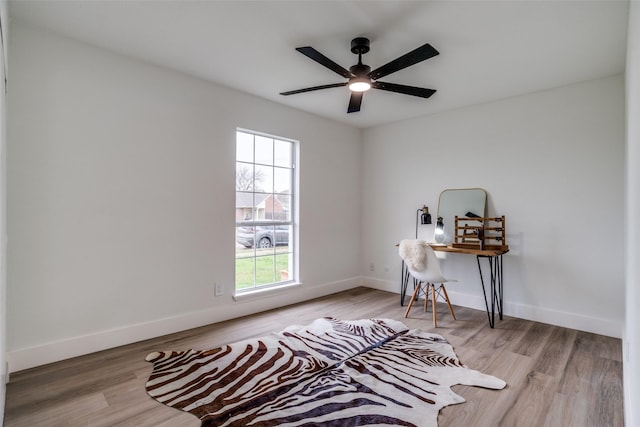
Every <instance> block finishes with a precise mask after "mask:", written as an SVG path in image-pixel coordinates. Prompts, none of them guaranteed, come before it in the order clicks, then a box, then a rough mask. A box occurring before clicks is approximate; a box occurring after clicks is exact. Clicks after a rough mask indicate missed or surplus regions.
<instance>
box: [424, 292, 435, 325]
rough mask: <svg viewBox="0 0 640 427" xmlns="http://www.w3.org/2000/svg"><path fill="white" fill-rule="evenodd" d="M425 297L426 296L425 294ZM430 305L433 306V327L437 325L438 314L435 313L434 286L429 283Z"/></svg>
mask: <svg viewBox="0 0 640 427" xmlns="http://www.w3.org/2000/svg"><path fill="white" fill-rule="evenodd" d="M425 298H427V296H425ZM431 306H432V307H433V327H434V328H437V327H438V315H437V314H436V287H435V285H431Z"/></svg>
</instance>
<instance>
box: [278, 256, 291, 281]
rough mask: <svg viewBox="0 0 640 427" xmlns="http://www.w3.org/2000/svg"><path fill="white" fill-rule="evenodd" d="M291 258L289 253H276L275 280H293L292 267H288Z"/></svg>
mask: <svg viewBox="0 0 640 427" xmlns="http://www.w3.org/2000/svg"><path fill="white" fill-rule="evenodd" d="M291 259H292V257H291V256H290V254H283V255H276V281H278V282H286V281H288V280H293V268H289V263H290V262H291V261H290V260H291Z"/></svg>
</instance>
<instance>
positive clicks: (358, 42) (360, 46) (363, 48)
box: [351, 37, 369, 55]
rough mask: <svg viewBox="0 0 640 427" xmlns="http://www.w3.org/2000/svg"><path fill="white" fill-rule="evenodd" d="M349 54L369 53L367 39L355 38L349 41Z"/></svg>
mask: <svg viewBox="0 0 640 427" xmlns="http://www.w3.org/2000/svg"><path fill="white" fill-rule="evenodd" d="M351 52H353V53H355V54H356V55H358V54H363V55H364V54H365V53H367V52H369V39H368V38H366V37H356V38H355V39H353V40H351Z"/></svg>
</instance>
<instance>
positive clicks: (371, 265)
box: [369, 262, 376, 271]
mask: <svg viewBox="0 0 640 427" xmlns="http://www.w3.org/2000/svg"><path fill="white" fill-rule="evenodd" d="M369 271H376V263H375V262H370V263H369Z"/></svg>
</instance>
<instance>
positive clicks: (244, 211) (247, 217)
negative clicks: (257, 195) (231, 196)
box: [236, 191, 254, 221]
mask: <svg viewBox="0 0 640 427" xmlns="http://www.w3.org/2000/svg"><path fill="white" fill-rule="evenodd" d="M253 197H254V196H253V193H247V192H243V191H236V221H251V220H253V219H254V218H253V211H254V209H253Z"/></svg>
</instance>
